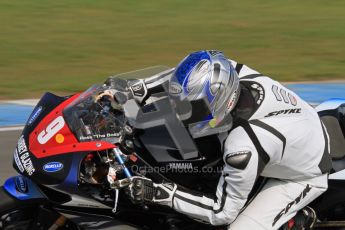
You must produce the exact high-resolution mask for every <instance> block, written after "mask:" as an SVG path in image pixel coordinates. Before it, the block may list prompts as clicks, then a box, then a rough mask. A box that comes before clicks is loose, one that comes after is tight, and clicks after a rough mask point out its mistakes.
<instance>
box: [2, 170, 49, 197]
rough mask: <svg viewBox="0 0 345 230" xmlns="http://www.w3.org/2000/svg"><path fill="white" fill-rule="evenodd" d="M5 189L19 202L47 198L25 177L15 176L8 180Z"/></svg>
mask: <svg viewBox="0 0 345 230" xmlns="http://www.w3.org/2000/svg"><path fill="white" fill-rule="evenodd" d="M4 189H5V190H6V191H7V192H8V193H9V194H10V195H12V196H13V197H14V198H16V199H18V200H30V199H44V198H45V196H44V195H43V193H42V192H41V191H40V189H39V188H38V187H37V185H36V184H35V183H34V182H32V181H31V180H30V179H28V178H26V177H24V176H15V177H11V178H9V179H7V180H6V182H5V184H4Z"/></svg>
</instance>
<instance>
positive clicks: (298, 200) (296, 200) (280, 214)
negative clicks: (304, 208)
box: [272, 184, 311, 227]
mask: <svg viewBox="0 0 345 230" xmlns="http://www.w3.org/2000/svg"><path fill="white" fill-rule="evenodd" d="M310 190H311V186H310V185H309V184H308V185H307V187H306V188H305V189H304V190H303V191H302V193H301V194H300V195H299V196H298V197H297V198H296V199H295V200H294V201H292V202H290V203H288V205H287V206H286V207H285V208H284V209H283V210H281V211H280V212H279V214H278V215H277V216H276V217H275V218H274V220H273V223H272V227H273V226H274V225H275V224H276V223H277V222H278V220H279V219H280V218H281V217H282V216H283V215H285V214H286V213H288V211H289V210H290V209H291V207H292V206H294V205H296V204H298V203H299V202H300V201H301V200H302V199H303V198H304V197H306V196H307V194H308V193H309V192H310Z"/></svg>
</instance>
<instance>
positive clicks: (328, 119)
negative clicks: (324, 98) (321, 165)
mask: <svg viewBox="0 0 345 230" xmlns="http://www.w3.org/2000/svg"><path fill="white" fill-rule="evenodd" d="M321 120H322V122H323V123H324V125H325V126H326V129H327V132H328V135H329V138H330V150H331V157H332V159H334V160H340V159H342V158H344V157H345V138H344V135H343V132H342V130H341V126H340V123H339V121H338V119H337V118H336V117H334V116H332V115H325V116H322V117H321Z"/></svg>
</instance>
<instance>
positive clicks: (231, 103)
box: [226, 91, 237, 112]
mask: <svg viewBox="0 0 345 230" xmlns="http://www.w3.org/2000/svg"><path fill="white" fill-rule="evenodd" d="M236 98H237V91H235V92H234V93H233V94H232V96H231V97H230V100H229V102H228V105H227V107H226V108H227V109H228V112H230V111H231V110H232V109H233V108H234V107H235V105H236V104H235V102H236Z"/></svg>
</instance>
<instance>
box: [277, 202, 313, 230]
mask: <svg viewBox="0 0 345 230" xmlns="http://www.w3.org/2000/svg"><path fill="white" fill-rule="evenodd" d="M315 222H316V213H315V211H314V209H312V208H310V207H308V206H307V207H304V208H303V209H302V210H300V211H299V212H297V214H296V216H294V217H293V218H292V219H291V220H289V221H288V222H287V223H285V224H284V225H283V226H282V228H281V230H310V229H312V228H313V226H314V224H315Z"/></svg>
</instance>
